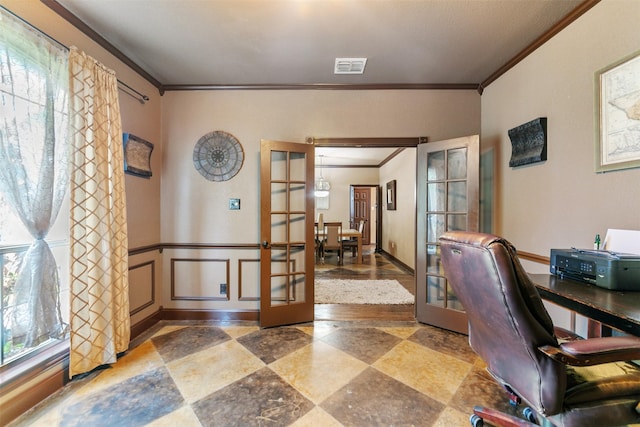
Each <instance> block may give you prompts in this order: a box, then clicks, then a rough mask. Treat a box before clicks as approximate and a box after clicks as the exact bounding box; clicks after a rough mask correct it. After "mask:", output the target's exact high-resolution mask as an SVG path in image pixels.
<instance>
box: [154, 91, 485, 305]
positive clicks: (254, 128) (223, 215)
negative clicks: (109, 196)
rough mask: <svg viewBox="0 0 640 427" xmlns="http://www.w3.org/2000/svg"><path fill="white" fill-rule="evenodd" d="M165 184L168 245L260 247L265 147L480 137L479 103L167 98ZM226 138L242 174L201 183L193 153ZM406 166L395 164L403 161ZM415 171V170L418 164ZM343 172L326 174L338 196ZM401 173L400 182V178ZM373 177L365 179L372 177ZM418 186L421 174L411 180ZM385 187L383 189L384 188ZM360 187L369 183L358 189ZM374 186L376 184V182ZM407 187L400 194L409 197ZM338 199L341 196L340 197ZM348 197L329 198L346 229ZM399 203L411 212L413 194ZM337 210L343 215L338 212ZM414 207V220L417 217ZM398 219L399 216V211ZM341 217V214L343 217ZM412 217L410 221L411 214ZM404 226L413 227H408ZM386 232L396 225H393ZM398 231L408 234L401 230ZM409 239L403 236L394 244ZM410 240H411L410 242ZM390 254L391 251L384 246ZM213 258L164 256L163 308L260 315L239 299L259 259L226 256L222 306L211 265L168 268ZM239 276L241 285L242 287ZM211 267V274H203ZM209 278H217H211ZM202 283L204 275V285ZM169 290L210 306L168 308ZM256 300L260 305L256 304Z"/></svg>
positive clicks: (405, 95) (288, 95)
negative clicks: (211, 137) (234, 205)
mask: <svg viewBox="0 0 640 427" xmlns="http://www.w3.org/2000/svg"><path fill="white" fill-rule="evenodd" d="M162 107H163V108H162V123H163V135H162V140H163V146H164V151H163V176H162V241H163V242H166V243H207V244H218V245H222V244H231V243H233V244H254V245H255V244H257V243H258V242H259V238H260V237H259V214H260V200H259V188H258V187H259V184H260V180H259V155H260V140H261V139H273V140H284V141H292V142H300V143H302V142H304V141H305V138H306V137H310V136H311V137H319V138H323V137H417V136H427V137H428V138H429V140H431V141H435V140H439V139H446V138H451V137H456V136H463V135H469V134H474V133H478V132H479V124H480V96H479V94H478V93H477V92H476V91H472V90H466V91H451V90H442V91H428V90H417V91H409V90H407V91H404V90H385V91H339V90H335V91H334V90H331V91H325V90H298V91H249V90H238V91H186V92H168V93H166V94H165V95H164V96H163V104H162ZM215 130H223V131H226V132H229V133H231V134H233V135H234V136H235V137H236V138H238V140H239V141H240V143H241V144H242V146H243V149H244V153H245V162H244V165H243V167H242V169H241V170H240V172H239V173H238V174H237V175H236V176H235V177H234V178H233V179H231V180H229V181H226V182H210V181H207V180H205V179H204V178H203V177H202V176H200V175H199V174H198V172H197V171H196V170H195V168H194V167H193V161H192V153H193V148H194V146H195V144H196V142H197V141H198V139H199V138H200V137H202V136H203V135H205V134H206V133H208V132H211V131H215ZM399 161H400V160H397V162H399ZM411 162H412V164H411V165H409V170H411V169H410V168H415V159H413V160H411ZM398 165H399V166H398V167H397V169H396V168H394V169H392V168H391V167H390V168H388V170H389V172H388V173H387V174H386V175H385V180H387V179H404V178H401V177H404V176H405V174H406V173H407V170H406V169H404V168H403V167H402V166H403V165H400V164H399V163H398ZM338 171H340V169H327V170H326V171H325V178H328V179H329V180H330V181H331V183H332V186H333V185H336V186H337V188H335V187H334V188H333V190H338V189H339V187H340V186H341V185H345V186H346V188H348V184H349V183H346V182H345V183H344V184H340V183H341V182H342V180H339V179H338V174H340V173H341V172H338ZM396 175H398V176H396ZM367 179H369V178H367ZM413 180H414V181H415V171H414V172H413ZM385 182H386V181H385ZM358 183H364V182H358ZM374 183H375V182H374ZM406 188H407V187H404V186H403V187H402V188H401V192H402V193H401V194H403V196H402V197H403V198H404V197H405V196H406V195H407V193H405V191H406ZM335 194H340V192H339V191H336V192H335ZM347 197H348V196H345V197H344V198H342V196H337V195H334V192H333V191H332V196H331V201H330V203H331V205H330V206H331V207H332V208H331V211H330V212H329V214H328V215H327V216H325V218H328V219H340V218H329V216H331V215H336V216H342V218H343V222H344V221H348V205H344V207H341V206H342V204H343V203H348V198H347ZM407 197H408V198H407V199H403V201H402V203H403V205H404V204H406V203H408V205H407V208H408V209H409V207H410V206H412V203H413V199H412V197H413V196H412V195H409V196H407ZM229 198H240V199H241V210H240V211H230V210H229V209H228V199H229ZM333 209H339V211H334V210H333ZM414 211H415V208H413V209H412V211H411V213H410V215H413V212H414ZM395 214H396V216H399V215H398V212H396V213H395ZM343 215H344V216H343ZM410 218H412V216H410ZM402 221H406V222H407V224H411V225H412V226H413V224H414V222H415V221H413V220H412V219H411V220H410V221H407V218H406V217H403V218H402ZM390 227H392V226H391V225H390ZM400 231H402V230H400ZM394 238H397V239H398V240H401V239H403V240H408V239H406V236H397V237H394ZM411 242H413V240H411ZM385 249H386V248H385ZM397 253H398V254H400V255H401V256H402V258H401V261H402V262H404V263H406V264H408V265H413V264H414V261H413V253H414V250H413V246H412V247H411V249H410V250H408V251H404V250H403V251H402V252H400V251H398V252H397ZM216 256H222V253H217V252H216V251H213V250H212V251H194V250H178V251H165V263H164V274H163V282H164V283H165V287H164V303H165V307H169V308H191V309H193V308H214V309H231V308H239V309H246V308H257V307H258V302H257V301H255V300H254V301H251V300H249V301H247V300H243V301H240V298H239V294H240V292H241V293H242V295H243V296H246V295H251V296H252V297H254V296H255V295H256V293H257V289H256V288H257V285H258V284H257V283H250V282H249V281H248V280H249V279H247V280H245V279H246V278H247V277H252V278H255V280H256V281H257V278H256V272H255V271H254V270H253V267H252V266H251V264H250V263H248V262H243V263H241V262H240V260H245V259H257V258H258V257H259V253H258V251H257V250H255V251H254V253H253V254H251V253H244V252H242V251H233V250H231V251H225V252H224V256H225V257H229V258H230V262H229V272H230V276H231V279H230V280H231V283H230V284H229V287H230V289H231V295H230V301H220V300H218V299H217V297H218V296H219V288H218V285H219V283H221V282H222V281H223V280H225V271H224V269H218V270H217V272H214V271H213V270H214V268H213V266H212V265H206V263H205V264H203V263H202V262H200V264H201V265H202V267H198V268H195V267H194V268H187V267H186V266H184V265H183V264H179V265H180V268H181V269H182V271H181V272H180V273H179V274H178V273H176V271H175V270H174V272H173V273H172V270H171V266H170V264H171V258H170V257H173V258H188V257H201V258H215V257H216ZM243 268H247V269H248V271H247V272H246V273H244V272H243V273H242V280H243V282H242V283H238V282H237V280H238V277H237V276H239V274H238V273H236V272H237V271H241V270H242V269H243ZM206 269H209V270H206ZM212 274H213V275H214V276H213V277H212ZM201 277H207V281H206V282H204V281H202V279H200V278H201ZM171 283H174V285H173V286H175V287H176V289H175V292H177V293H179V294H181V295H189V296H192V295H193V296H195V295H204V296H206V297H207V298H209V300H208V301H193V300H189V299H186V298H184V299H179V300H176V299H174V300H171V296H170V287H171V286H172V285H171ZM254 299H255V298H254Z"/></svg>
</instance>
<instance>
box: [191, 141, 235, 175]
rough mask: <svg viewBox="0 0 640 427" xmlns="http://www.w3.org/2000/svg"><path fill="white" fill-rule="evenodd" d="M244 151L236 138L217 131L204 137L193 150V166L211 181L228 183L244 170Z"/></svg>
mask: <svg viewBox="0 0 640 427" xmlns="http://www.w3.org/2000/svg"><path fill="white" fill-rule="evenodd" d="M243 162H244V151H242V145H240V142H239V141H238V140H237V139H236V137H235V136H233V135H231V134H230V133H227V132H223V131H221V130H217V131H214V132H210V133H208V134H206V135H204V136H203V137H202V138H200V139H199V140H198V142H197V143H196V146H195V148H194V149H193V165H194V166H195V168H196V170H197V171H198V172H200V175H202V176H204V177H205V178H206V179H208V180H209V181H228V180H230V179H231V178H233V177H234V176H235V175H236V174H237V173H238V172H239V171H240V168H242V163H243Z"/></svg>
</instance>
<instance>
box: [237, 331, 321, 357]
mask: <svg viewBox="0 0 640 427" xmlns="http://www.w3.org/2000/svg"><path fill="white" fill-rule="evenodd" d="M237 341H238V342H239V343H240V344H242V345H243V346H245V347H246V348H247V349H248V350H249V351H251V352H252V353H253V354H255V355H256V356H258V357H259V358H260V359H261V360H262V361H263V362H264V363H266V364H269V363H271V362H273V361H275V360H278V359H279V358H281V357H283V356H286V355H287V354H289V353H292V352H294V351H296V350H298V349H299V348H302V347H304V346H305V345H307V344H309V343H311V341H313V337H311V336H310V335H309V334H307V333H305V332H303V331H301V330H300V329H298V328H270V329H261V330H259V331H255V332H252V333H250V334H248V335H244V336H241V337H240V338H238V339H237Z"/></svg>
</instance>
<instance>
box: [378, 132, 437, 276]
mask: <svg viewBox="0 0 640 427" xmlns="http://www.w3.org/2000/svg"><path fill="white" fill-rule="evenodd" d="M430 140H431V139H430ZM416 155H417V153H416V149H415V148H409V149H406V150H404V151H403V152H402V153H400V154H399V155H398V156H396V157H394V158H393V159H392V160H391V161H390V162H388V163H386V164H385V165H384V166H383V167H382V168H381V169H380V185H382V199H383V200H381V206H382V249H383V250H384V251H385V252H388V253H390V254H391V255H393V256H394V257H395V258H397V259H398V260H400V261H402V262H403V263H404V264H406V265H407V266H409V267H411V268H415V254H416V239H415V236H416ZM392 180H396V210H395V211H390V210H387V194H386V192H387V182H389V181H392Z"/></svg>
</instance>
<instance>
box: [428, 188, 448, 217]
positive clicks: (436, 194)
mask: <svg viewBox="0 0 640 427" xmlns="http://www.w3.org/2000/svg"><path fill="white" fill-rule="evenodd" d="M427 210H428V211H440V212H442V211H444V183H442V182H440V183H435V184H427Z"/></svg>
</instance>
